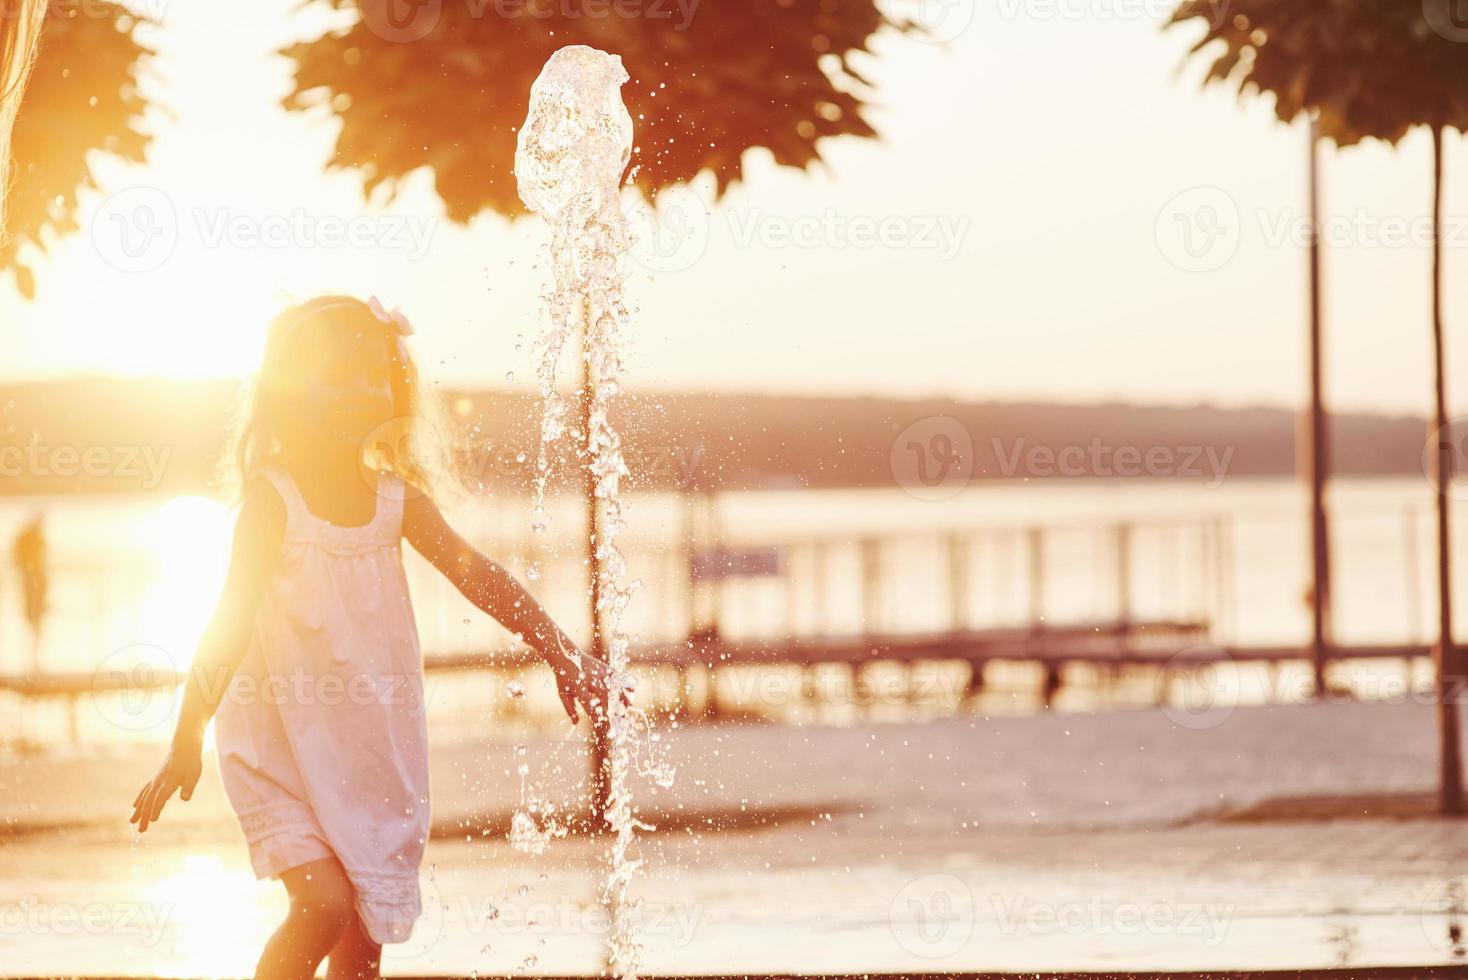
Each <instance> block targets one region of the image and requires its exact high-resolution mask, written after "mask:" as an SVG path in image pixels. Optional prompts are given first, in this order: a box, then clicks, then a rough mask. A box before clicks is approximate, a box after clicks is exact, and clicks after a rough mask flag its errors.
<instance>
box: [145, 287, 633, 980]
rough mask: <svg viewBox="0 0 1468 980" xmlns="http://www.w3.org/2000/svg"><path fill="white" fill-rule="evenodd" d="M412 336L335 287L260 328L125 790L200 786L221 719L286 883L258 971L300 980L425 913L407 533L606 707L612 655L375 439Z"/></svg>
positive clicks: (406, 455) (257, 835) (419, 716)
mask: <svg viewBox="0 0 1468 980" xmlns="http://www.w3.org/2000/svg"><path fill="white" fill-rule="evenodd" d="M410 332H411V328H410V327H409V326H408V323H407V321H406V320H405V319H404V318H403V317H402V315H401V314H397V313H393V314H388V313H386V312H385V311H384V310H383V309H382V307H381V306H380V305H379V304H378V303H377V301H376V300H375V299H374V300H372V301H371V303H370V304H369V303H362V302H360V301H358V300H355V299H350V298H346V297H338V296H329V297H325V298H322V299H317V300H313V301H311V302H309V303H306V304H304V305H301V306H298V307H296V308H294V309H292V310H289V311H287V312H286V313H285V314H283V315H281V316H280V317H279V318H277V319H276V320H275V322H274V323H273V324H271V328H270V334H269V338H268V340H267V343H266V348H265V357H264V362H263V364H262V366H261V369H260V373H259V376H258V378H257V379H256V383H255V391H254V399H253V405H252V407H251V409H250V412H249V414H248V416H247V422H246V424H245V426H244V429H243V431H242V433H241V436H240V440H239V447H238V455H237V462H238V466H239V469H240V472H241V476H242V482H241V485H242V498H243V500H242V505H241V508H240V513H239V519H238V522H237V524H236V526H235V532H234V544H233V554H232V556H231V559H230V566H229V572H228V576H227V579H226V582H225V587H224V595H223V598H222V599H221V600H220V603H219V606H218V608H217V610H216V611H215V613H214V616H213V618H212V619H211V621H210V624H209V627H208V629H207V630H206V632H205V634H204V638H203V640H202V641H201V643H200V646H199V651H198V654H197V656H196V657H195V659H194V666H193V668H192V670H191V672H190V676H189V680H188V683H187V684H186V686H185V692H184V698H183V704H182V707H181V709H180V711H179V719H178V727H177V731H176V732H175V734H174V737H173V744H172V747H171V749H170V751H169V753H168V756H167V758H165V760H164V762H163V765H162V767H161V768H160V769H159V770H158V774H157V775H156V776H155V777H154V778H153V780H152V781H151V782H150V783H148V784H147V785H146V786H144V787H143V789H142V791H141V792H139V793H138V796H137V798H136V799H135V800H134V801H133V814H132V822H134V823H136V824H137V825H138V830H139V831H140V832H141V831H146V830H147V829H148V825H149V824H151V823H154V822H156V821H157V820H158V816H159V814H160V813H162V811H163V805H164V804H165V803H166V802H167V801H168V800H169V798H170V797H171V796H172V795H173V793H174V792H175V791H178V790H181V791H182V797H183V799H185V800H187V799H189V798H190V797H191V796H192V795H193V792H194V787H195V785H196V784H197V783H198V781H199V772H200V748H201V746H202V743H203V738H204V728H205V726H206V725H207V724H208V722H209V719H210V717H212V716H214V714H215V712H216V710H217V711H218V723H217V724H216V726H215V741H216V746H217V749H218V755H219V768H220V775H221V777H222V779H223V782H224V788H225V790H226V792H227V793H228V795H229V801H230V804H231V805H232V806H233V807H234V810H235V813H236V815H237V816H238V818H239V821H240V827H241V829H242V830H243V831H244V835H245V839H246V842H247V843H248V845H249V850H250V863H251V865H252V866H253V868H254V871H255V874H256V876H257V877H260V878H264V877H279V878H280V879H281V880H282V881H283V882H284V883H285V887H286V890H287V891H288V892H289V894H290V912H289V914H288V915H287V916H286V919H285V921H284V922H283V923H282V924H281V926H280V928H279V929H277V930H276V932H275V934H274V935H273V936H272V937H271V939H270V941H269V942H268V943H267V944H266V946H265V951H264V953H263V954H262V956H261V957H260V962H259V966H258V967H257V971H256V976H257V977H310V976H312V975H314V974H315V971H316V968H317V967H318V966H319V965H320V963H321V961H322V959H323V958H326V957H329V958H330V962H329V964H328V966H329V973H328V976H329V977H332V978H337V977H364V976H365V977H375V976H377V969H378V962H379V956H380V953H381V944H382V943H385V942H402V941H403V940H405V939H407V938H408V935H409V933H410V932H411V930H412V927H413V922H414V920H415V919H416V918H417V917H418V914H419V910H420V896H419V891H418V865H419V862H420V860H421V859H422V856H423V848H424V843H425V842H426V840H427V838H428V826H429V824H428V751H427V744H426V743H427V729H426V723H425V718H424V704H423V673H422V661H421V656H420V653H419V649H418V635H417V631H416V629H415V626H414V622H413V609H412V605H411V604H410V602H409V600H408V589H407V583H406V581H405V580H404V576H403V563H402V552H401V550H400V545H401V541H402V539H403V538H406V539H407V540H408V542H409V543H410V544H412V545H413V547H414V548H415V549H416V550H417V551H418V552H419V553H420V554H422V555H423V556H424V557H425V558H427V559H428V560H429V561H430V562H432V564H433V565H434V567H435V568H437V569H438V570H439V571H440V572H442V573H443V574H444V575H445V576H447V577H448V579H449V580H450V581H451V582H453V583H454V585H455V586H457V587H458V589H459V591H460V592H462V593H463V594H464V596H465V597H467V598H468V599H469V600H470V601H471V602H473V603H474V604H475V605H476V606H478V607H479V608H480V609H482V610H484V611H485V612H486V613H488V614H489V615H491V616H493V617H494V618H495V619H497V620H499V621H500V622H501V623H502V624H504V625H505V627H507V628H508V629H510V630H512V631H514V632H516V633H519V634H521V635H522V636H523V637H525V639H526V640H527V642H529V643H530V644H531V645H533V646H534V647H535V648H536V649H537V650H538V651H539V652H540V653H541V655H542V656H544V657H545V659H546V662H547V663H548V664H549V665H550V667H551V668H552V670H553V671H554V674H555V680H556V688H557V691H558V693H559V695H560V699H561V704H562V706H563V707H564V708H565V710H566V714H567V715H568V716H569V717H570V719H571V721H572V723H575V722H576V720H577V710H576V706H577V702H580V704H581V705H582V706H583V708H584V709H585V710H586V711H587V712H588V713H589V714H593V715H600V713H601V712H603V711H604V706H605V704H606V697H607V693H606V692H607V683H608V669H607V665H606V664H604V663H602V662H601V661H600V660H596V659H595V658H592V657H589V656H584V655H581V654H579V653H578V652H577V650H576V648H575V646H574V645H573V644H572V643H571V641H570V640H569V639H568V638H567V637H566V634H565V633H563V632H562V631H561V630H560V628H559V627H557V626H556V624H555V623H553V622H552V621H551V619H550V617H549V616H547V615H546V613H545V611H544V610H543V609H542V608H541V607H540V605H539V604H538V603H536V601H535V600H534V599H533V598H532V597H531V596H530V594H529V593H528V592H526V591H525V589H524V588H522V587H521V585H520V583H519V582H517V581H516V580H515V579H514V578H513V577H512V576H511V575H510V574H509V573H508V572H506V571H505V569H504V568H502V567H501V566H500V565H498V564H496V563H495V562H493V561H491V560H490V559H488V558H486V557H485V556H484V555H481V554H480V553H479V552H477V551H475V550H474V549H473V548H472V547H470V546H469V545H468V544H467V543H466V542H465V541H464V540H463V539H462V538H460V537H459V536H458V535H457V534H455V533H454V531H453V530H452V529H451V528H450V527H449V526H448V524H446V523H445V522H444V518H443V516H442V515H441V514H440V513H439V510H438V508H437V507H436V506H435V505H434V502H433V500H432V499H431V498H430V497H429V495H428V493H427V490H428V487H427V483H428V480H427V477H426V475H425V472H426V470H427V469H428V467H429V466H430V461H427V460H424V459H422V458H419V457H417V456H415V455H414V449H413V447H411V446H409V445H407V444H406V443H405V441H404V440H402V439H398V440H396V442H397V443H398V444H397V445H395V446H394V445H384V444H382V441H380V440H379V439H378V438H376V437H375V436H374V433H380V432H381V431H382V430H383V429H384V423H393V425H389V426H386V428H387V429H389V430H390V429H392V428H393V426H394V425H398V424H408V423H412V422H414V421H415V420H418V421H420V422H421V420H422V419H423V415H422V410H423V406H422V404H421V401H420V399H421V393H420V391H419V384H418V379H417V373H416V370H415V368H414V365H413V362H412V360H411V358H410V357H409V356H408V351H407V346H406V344H405V343H404V341H403V338H404V337H405V336H406V335H407V334H408V333H410ZM391 441H392V440H388V442H391ZM624 696H625V695H624Z"/></svg>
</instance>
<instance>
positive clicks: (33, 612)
mask: <svg viewBox="0 0 1468 980" xmlns="http://www.w3.org/2000/svg"><path fill="white" fill-rule="evenodd" d="M41 520H42V519H41V516H40V515H39V514H38V515H36V516H35V517H33V518H31V519H30V521H29V522H27V524H26V526H25V527H23V528H21V529H20V533H19V534H18V535H16V536H15V546H14V548H13V550H12V556H13V557H14V559H15V567H16V570H17V571H19V572H20V587H21V600H22V602H23V603H24V605H25V621H26V625H28V626H29V627H30V629H31V663H30V670H31V673H32V674H39V673H40V672H41V624H42V621H43V620H44V619H45V617H46V582H47V576H46V532H45V529H44V528H42V526H41Z"/></svg>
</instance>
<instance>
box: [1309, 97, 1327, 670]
mask: <svg viewBox="0 0 1468 980" xmlns="http://www.w3.org/2000/svg"><path fill="white" fill-rule="evenodd" d="M1309 139H1310V162H1309V167H1308V168H1307V172H1308V174H1309V181H1310V186H1309V192H1308V193H1309V208H1310V421H1309V440H1308V441H1309V444H1310V447H1309V448H1310V454H1309V458H1310V462H1309V468H1310V553H1311V603H1310V605H1311V627H1312V628H1311V634H1310V638H1311V642H1310V653H1311V659H1312V661H1313V663H1314V665H1315V690H1316V691H1317V692H1323V691H1324V690H1325V663H1326V658H1327V657H1328V656H1329V653H1330V530H1329V524H1328V523H1327V521H1326V514H1325V479H1326V474H1327V473H1328V472H1329V467H1330V460H1329V456H1328V449H1329V445H1328V439H1329V433H1328V431H1327V428H1326V421H1325V401H1324V397H1323V395H1322V393H1321V374H1322V368H1321V361H1322V357H1323V355H1322V351H1321V346H1322V345H1321V319H1322V318H1321V312H1320V224H1319V220H1320V166H1319V159H1318V158H1319V145H1320V136H1319V131H1318V128H1317V125H1316V123H1315V121H1314V120H1311V122H1310V136H1309Z"/></svg>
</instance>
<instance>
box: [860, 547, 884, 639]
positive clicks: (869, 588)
mask: <svg viewBox="0 0 1468 980" xmlns="http://www.w3.org/2000/svg"><path fill="white" fill-rule="evenodd" d="M881 560H882V542H881V541H879V540H878V539H876V538H863V539H862V541H861V619H862V630H861V631H862V635H863V636H874V635H876V634H877V633H878V632H879V629H878V627H879V626H880V625H881V623H880V622H879V620H880V617H881V611H882V603H881V598H882V597H881V595H880V594H879V592H878V589H879V588H880V586H881V577H882V567H881Z"/></svg>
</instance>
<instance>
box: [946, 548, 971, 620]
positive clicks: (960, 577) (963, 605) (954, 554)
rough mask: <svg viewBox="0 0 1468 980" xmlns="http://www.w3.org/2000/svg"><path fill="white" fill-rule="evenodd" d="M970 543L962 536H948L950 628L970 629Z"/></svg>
mask: <svg viewBox="0 0 1468 980" xmlns="http://www.w3.org/2000/svg"><path fill="white" fill-rule="evenodd" d="M968 566H969V542H968V539H967V538H966V537H964V535H962V534H950V535H949V536H948V628H949V629H950V630H952V631H953V632H954V633H962V632H963V631H964V630H965V629H967V628H968V571H969V568H968Z"/></svg>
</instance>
